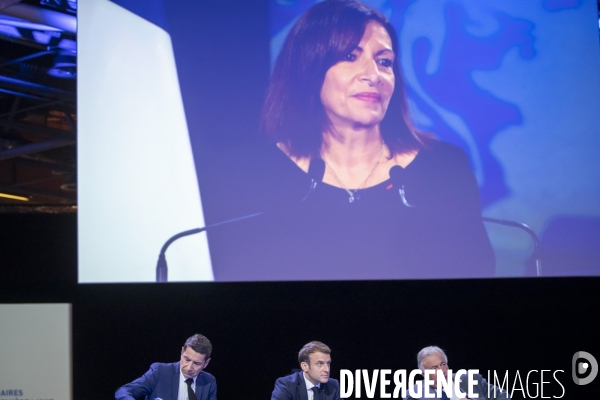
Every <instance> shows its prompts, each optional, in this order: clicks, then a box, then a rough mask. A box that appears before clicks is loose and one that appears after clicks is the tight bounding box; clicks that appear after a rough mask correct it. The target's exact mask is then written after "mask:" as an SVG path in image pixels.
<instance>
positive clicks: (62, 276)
mask: <svg viewBox="0 0 600 400" xmlns="http://www.w3.org/2000/svg"><path fill="white" fill-rule="evenodd" d="M75 232H76V217H75V215H64V214H63V215H33V214H31V215H23V214H19V215H17V214H0V249H1V254H2V258H1V261H0V262H1V265H2V268H1V269H0V271H1V275H0V302H2V303H33V302H70V303H73V381H74V387H73V390H74V399H88V400H92V399H110V398H111V397H112V395H113V392H114V390H115V389H116V388H117V387H119V386H120V385H122V384H124V383H126V382H128V381H131V380H133V379H135V378H137V377H138V376H140V375H142V374H143V373H144V372H145V371H146V370H147V369H148V367H149V366H150V364H151V363H152V362H156V361H163V362H171V361H177V360H178V357H179V349H180V347H181V345H182V344H183V342H184V340H185V339H186V338H187V337H188V336H190V335H191V334H193V333H195V332H200V333H203V334H205V335H206V336H208V337H209V338H210V340H211V341H212V343H213V346H214V352H213V357H212V361H211V363H210V365H209V366H208V368H207V371H209V372H210V373H212V374H214V375H215V376H216V378H217V381H218V393H219V398H221V399H264V398H269V396H270V393H271V391H272V389H273V384H274V382H275V379H276V378H277V377H279V376H283V375H285V374H287V373H289V372H290V370H291V369H292V368H297V361H296V354H297V351H298V350H299V349H300V347H301V346H302V345H303V344H304V343H306V342H308V341H310V340H315V339H317V340H322V341H324V342H325V343H327V344H328V345H330V346H331V347H332V349H333V354H332V356H333V372H332V376H334V377H338V376H339V370H340V369H342V368H343V369H351V370H353V369H357V368H361V369H363V368H364V369H374V368H379V369H381V368H390V369H392V370H395V369H413V368H415V367H416V361H415V357H416V353H417V352H418V350H419V349H420V348H422V347H424V346H426V345H431V344H437V345H439V346H440V347H442V348H444V349H445V350H447V352H448V355H449V357H450V360H449V361H450V366H451V367H454V368H455V369H458V368H478V369H480V370H481V371H484V373H485V372H486V371H487V370H492V369H496V370H499V371H502V372H504V371H505V370H508V371H509V373H510V375H509V376H510V377H511V380H512V379H513V378H514V375H515V373H516V371H517V370H518V371H519V372H520V373H521V374H523V373H524V372H525V373H526V372H527V371H529V370H531V369H537V370H541V369H550V370H557V369H561V370H564V373H558V374H557V377H558V378H559V380H560V382H561V383H562V384H563V385H564V386H565V389H566V395H565V397H564V398H567V399H583V398H595V397H596V396H597V395H598V393H600V379H596V380H595V381H594V382H592V383H591V384H589V385H587V386H576V385H574V384H573V382H572V380H571V357H572V356H573V354H574V353H575V352H576V351H580V350H583V351H587V352H590V353H592V354H593V355H595V356H596V357H597V358H599V357H600V346H599V344H598V331H597V319H598V315H599V312H600V302H599V301H598V300H599V299H600V298H599V295H598V291H599V290H600V280H599V279H597V278H542V279H535V278H531V279H496V280H451V281H368V282H310V283H305V282H293V283H291V282H288V283H286V282H281V283H188V284H177V283H170V284H164V285H162V284H161V285H158V284H138V285H133V284H127V285H119V284H114V285H77V283H76V272H75V271H76V234H75ZM0 323H1V321H0ZM39 335H40V340H43V338H44V327H43V326H40V329H39ZM537 376H538V383H539V375H537ZM548 376H549V375H546V378H548ZM549 377H550V379H545V380H548V381H551V382H554V381H553V380H552V378H551V375H550V376H549ZM523 381H524V377H523ZM561 394H562V389H561V388H560V386H558V384H556V383H551V384H547V385H545V396H552V395H555V396H559V395H561ZM363 396H364V391H363ZM592 396H594V397H592ZM363 398H364V397H363ZM514 398H515V399H516V398H523V396H522V395H521V392H516V393H515V396H514Z"/></svg>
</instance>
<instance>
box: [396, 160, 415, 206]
mask: <svg viewBox="0 0 600 400" xmlns="http://www.w3.org/2000/svg"><path fill="white" fill-rule="evenodd" d="M405 174H406V172H405V171H404V168H402V167H401V166H399V165H394V166H393V167H392V168H390V179H391V181H392V183H393V184H394V186H396V187H397V188H398V194H400V199H402V204H404V205H405V206H406V207H414V206H413V205H412V204H410V203H409V202H408V200H406V194H405V192H404V180H405V178H404V176H405Z"/></svg>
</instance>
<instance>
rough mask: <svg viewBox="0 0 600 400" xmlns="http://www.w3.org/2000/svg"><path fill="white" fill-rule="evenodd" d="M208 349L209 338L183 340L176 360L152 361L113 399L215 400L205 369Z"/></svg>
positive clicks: (213, 385) (211, 378)
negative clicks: (179, 356)
mask: <svg viewBox="0 0 600 400" xmlns="http://www.w3.org/2000/svg"><path fill="white" fill-rule="evenodd" d="M211 352H212V345H211V344H210V341H209V340H208V339H207V338H206V337H204V336H202V335H199V334H196V335H194V336H192V337H190V338H189V339H188V340H186V341H185V344H184V345H183V347H182V348H181V359H180V360H179V362H176V363H171V364H164V363H154V364H152V365H151V366H150V370H149V371H148V372H146V373H145V374H144V375H143V376H141V377H140V378H138V379H136V380H135V381H133V382H131V383H128V384H126V385H123V386H121V387H120V388H119V389H117V391H116V392H115V399H116V400H134V399H137V398H139V397H142V396H146V399H148V400H155V399H159V400H162V399H164V400H216V399H217V382H216V380H215V377H214V376H212V375H211V374H209V373H208V372H204V368H206V366H207V365H208V362H209V361H210V353H211Z"/></svg>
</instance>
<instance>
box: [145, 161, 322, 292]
mask: <svg viewBox="0 0 600 400" xmlns="http://www.w3.org/2000/svg"><path fill="white" fill-rule="evenodd" d="M307 175H308V177H309V178H310V188H309V190H308V193H306V195H305V196H304V198H303V199H302V200H301V202H303V201H305V200H306V199H308V197H309V196H310V195H311V194H312V193H313V192H314V191H315V188H316V187H317V184H318V183H319V182H322V181H323V176H324V175H325V161H323V160H322V159H321V158H315V159H313V160H311V162H310V165H309V167H308V173H307ZM273 211H274V210H270V211H262V212H256V213H254V214H248V215H244V216H241V217H238V218H233V219H228V220H225V221H221V222H216V223H214V224H210V225H206V226H204V227H202V228H195V229H190V230H187V231H183V232H179V233H177V234H175V235H173V236H171V237H170V238H169V239H168V240H167V241H166V242H165V244H163V246H162V248H161V250H160V253H159V255H158V262H157V263H156V282H167V281H168V266H167V258H166V252H167V249H168V248H169V246H170V245H171V243H173V242H175V241H176V240H178V239H181V238H182V237H185V236H189V235H194V234H196V233H200V232H204V231H206V230H208V229H211V228H214V227H217V226H220V225H227V224H231V223H236V222H239V221H243V220H246V219H251V218H255V217H259V216H261V215H265V214H267V213H271V212H273Z"/></svg>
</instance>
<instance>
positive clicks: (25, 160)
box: [14, 155, 77, 174]
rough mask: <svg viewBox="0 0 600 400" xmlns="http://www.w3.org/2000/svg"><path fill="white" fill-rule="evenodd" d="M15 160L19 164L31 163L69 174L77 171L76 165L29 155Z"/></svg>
mask: <svg viewBox="0 0 600 400" xmlns="http://www.w3.org/2000/svg"><path fill="white" fill-rule="evenodd" d="M14 161H16V162H17V163H18V164H24V165H29V166H31V167H35V168H41V169H47V170H51V171H58V172H65V173H69V174H74V173H75V172H77V169H76V167H75V166H71V165H65V164H59V163H54V162H50V161H41V160H37V159H34V158H30V157H29V156H28V155H24V156H23V157H19V158H17V159H16V160H14Z"/></svg>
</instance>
